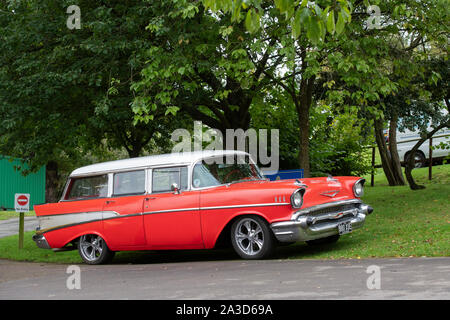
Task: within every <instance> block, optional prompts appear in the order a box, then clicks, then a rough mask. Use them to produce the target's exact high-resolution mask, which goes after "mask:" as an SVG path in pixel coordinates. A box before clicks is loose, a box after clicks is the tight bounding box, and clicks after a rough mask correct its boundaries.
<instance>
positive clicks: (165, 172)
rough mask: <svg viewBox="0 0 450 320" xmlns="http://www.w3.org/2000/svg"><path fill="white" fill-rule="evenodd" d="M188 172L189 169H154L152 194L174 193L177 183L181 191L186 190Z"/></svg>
mask: <svg viewBox="0 0 450 320" xmlns="http://www.w3.org/2000/svg"><path fill="white" fill-rule="evenodd" d="M187 172H188V170H187V167H173V168H160V169H153V176H152V192H154V193H158V192H169V191H172V190H171V187H172V184H173V183H176V184H177V185H178V187H179V188H180V189H181V190H186V189H187V186H188V174H187Z"/></svg>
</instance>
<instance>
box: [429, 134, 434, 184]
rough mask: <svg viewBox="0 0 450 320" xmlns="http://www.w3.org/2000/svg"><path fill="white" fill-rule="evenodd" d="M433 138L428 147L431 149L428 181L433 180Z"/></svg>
mask: <svg viewBox="0 0 450 320" xmlns="http://www.w3.org/2000/svg"><path fill="white" fill-rule="evenodd" d="M432 146H433V138H430V145H429V146H428V148H429V157H430V159H429V164H428V180H431V176H432V172H431V171H432V168H433V148H432Z"/></svg>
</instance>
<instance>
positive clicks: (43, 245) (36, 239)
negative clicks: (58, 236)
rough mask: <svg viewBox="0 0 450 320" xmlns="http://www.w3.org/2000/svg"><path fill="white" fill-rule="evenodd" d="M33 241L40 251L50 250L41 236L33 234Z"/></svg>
mask: <svg viewBox="0 0 450 320" xmlns="http://www.w3.org/2000/svg"><path fill="white" fill-rule="evenodd" d="M33 241H34V242H36V245H37V246H38V247H39V248H41V249H51V248H50V245H49V244H48V242H47V239H45V237H44V235H42V234H35V235H34V236H33Z"/></svg>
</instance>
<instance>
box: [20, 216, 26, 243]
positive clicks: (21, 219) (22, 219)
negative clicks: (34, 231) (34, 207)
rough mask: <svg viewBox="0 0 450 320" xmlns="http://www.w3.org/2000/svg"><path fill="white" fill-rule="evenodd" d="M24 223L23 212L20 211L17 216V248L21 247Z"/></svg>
mask: <svg viewBox="0 0 450 320" xmlns="http://www.w3.org/2000/svg"><path fill="white" fill-rule="evenodd" d="M24 224H25V213H24V212H20V217H19V249H23V231H24Z"/></svg>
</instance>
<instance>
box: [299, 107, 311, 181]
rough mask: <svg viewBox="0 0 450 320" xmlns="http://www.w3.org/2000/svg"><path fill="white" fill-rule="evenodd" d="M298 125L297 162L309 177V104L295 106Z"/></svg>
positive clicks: (305, 175)
mask: <svg viewBox="0 0 450 320" xmlns="http://www.w3.org/2000/svg"><path fill="white" fill-rule="evenodd" d="M297 115H298V125H299V145H298V164H299V166H300V169H303V176H304V177H305V178H309V177H310V176H311V169H310V164H309V130H310V124H309V106H308V105H305V104H301V105H300V106H299V107H297Z"/></svg>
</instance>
